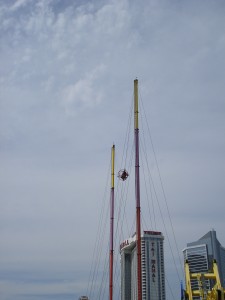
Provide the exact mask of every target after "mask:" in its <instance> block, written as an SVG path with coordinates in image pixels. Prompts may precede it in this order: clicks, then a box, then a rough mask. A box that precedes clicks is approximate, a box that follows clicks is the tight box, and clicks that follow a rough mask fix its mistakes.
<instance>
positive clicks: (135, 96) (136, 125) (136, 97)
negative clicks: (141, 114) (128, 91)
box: [134, 79, 138, 129]
mask: <svg viewBox="0 0 225 300" xmlns="http://www.w3.org/2000/svg"><path fill="white" fill-rule="evenodd" d="M134 129H138V80H137V79H135V80H134Z"/></svg>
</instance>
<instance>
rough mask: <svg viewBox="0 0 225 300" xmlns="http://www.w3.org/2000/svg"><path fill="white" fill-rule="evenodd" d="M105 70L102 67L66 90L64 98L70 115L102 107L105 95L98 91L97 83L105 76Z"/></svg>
mask: <svg viewBox="0 0 225 300" xmlns="http://www.w3.org/2000/svg"><path fill="white" fill-rule="evenodd" d="M104 69H105V66H104V65H101V66H99V67H97V68H95V69H94V70H93V71H91V72H90V73H88V74H87V75H86V77H85V78H84V79H79V80H78V81H77V82H76V83H75V84H73V85H69V86H66V87H65V88H64V90H63V94H62V98H63V103H64V106H65V109H66V112H67V113H68V114H69V115H73V114H77V113H78V112H79V111H80V110H83V109H86V108H93V107H94V106H96V105H100V103H101V101H102V98H103V95H102V92H101V91H96V88H95V82H96V81H97V80H98V79H99V77H100V76H101V77H102V76H103V75H104Z"/></svg>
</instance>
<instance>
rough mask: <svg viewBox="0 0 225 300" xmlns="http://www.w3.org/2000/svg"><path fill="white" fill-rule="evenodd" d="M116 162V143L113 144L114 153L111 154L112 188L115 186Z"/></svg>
mask: <svg viewBox="0 0 225 300" xmlns="http://www.w3.org/2000/svg"><path fill="white" fill-rule="evenodd" d="M114 164H115V145H113V146H112V154H111V188H114Z"/></svg>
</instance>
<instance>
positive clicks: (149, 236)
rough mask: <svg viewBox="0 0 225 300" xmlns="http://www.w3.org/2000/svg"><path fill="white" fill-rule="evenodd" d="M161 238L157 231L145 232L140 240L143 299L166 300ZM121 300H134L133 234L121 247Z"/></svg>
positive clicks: (135, 261)
mask: <svg viewBox="0 0 225 300" xmlns="http://www.w3.org/2000/svg"><path fill="white" fill-rule="evenodd" d="M163 240H164V237H163V235H162V233H161V232H158V231H144V232H143V235H142V237H141V245H142V247H141V260H142V299H143V300H165V298H166V296H165V272H164V250H163ZM120 254H121V300H128V299H129V300H136V299H137V252H136V234H135V235H134V236H133V237H131V238H129V239H127V240H125V241H124V242H123V243H122V244H121V245H120Z"/></svg>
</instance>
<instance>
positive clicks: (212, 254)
mask: <svg viewBox="0 0 225 300" xmlns="http://www.w3.org/2000/svg"><path fill="white" fill-rule="evenodd" d="M183 254H184V260H185V261H186V260H188V263H189V268H190V272H191V273H207V272H210V271H211V270H212V264H213V260H216V261H217V265H218V270H219V274H220V281H221V284H222V286H223V287H225V248H224V247H222V246H221V244H220V242H219V241H218V240H217V237H216V231H215V230H211V231H209V232H208V233H206V234H205V235H204V236H203V237H201V238H200V239H199V240H197V241H195V242H192V243H188V244H187V247H186V248H185V249H184V250H183ZM205 285H206V289H209V288H210V289H211V288H212V285H213V282H210V281H209V280H206V282H205ZM191 286H192V289H193V290H196V289H198V282H197V280H196V279H192V280H191Z"/></svg>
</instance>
